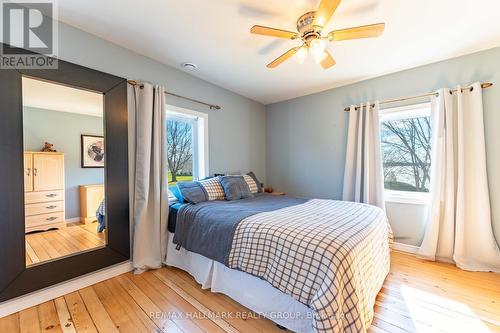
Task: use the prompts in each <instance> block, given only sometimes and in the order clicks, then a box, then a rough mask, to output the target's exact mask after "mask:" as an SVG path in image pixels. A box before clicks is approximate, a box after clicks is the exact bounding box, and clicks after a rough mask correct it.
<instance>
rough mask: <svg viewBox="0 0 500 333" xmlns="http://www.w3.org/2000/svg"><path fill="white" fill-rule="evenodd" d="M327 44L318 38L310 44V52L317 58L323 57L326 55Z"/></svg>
mask: <svg viewBox="0 0 500 333" xmlns="http://www.w3.org/2000/svg"><path fill="white" fill-rule="evenodd" d="M325 48H326V44H325V42H324V41H323V40H322V39H319V38H316V39H313V40H312V41H311V43H310V44H309V51H310V52H311V54H312V55H313V56H314V57H315V58H316V57H318V58H319V57H321V56H322V55H323V54H324V53H325Z"/></svg>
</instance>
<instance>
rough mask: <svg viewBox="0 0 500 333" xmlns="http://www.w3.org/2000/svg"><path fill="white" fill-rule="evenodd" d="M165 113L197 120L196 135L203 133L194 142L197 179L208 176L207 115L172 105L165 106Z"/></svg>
mask: <svg viewBox="0 0 500 333" xmlns="http://www.w3.org/2000/svg"><path fill="white" fill-rule="evenodd" d="M166 109H167V112H168V113H170V114H174V115H178V116H179V117H182V118H191V119H196V120H197V122H196V123H197V125H198V129H197V131H196V132H197V133H203V135H197V136H196V137H195V140H197V141H198V145H197V147H198V151H197V159H196V160H197V165H196V168H197V171H198V178H199V179H203V178H205V177H207V176H208V175H209V170H210V169H209V165H208V161H209V159H208V114H207V113H203V112H198V111H193V110H189V109H185V108H181V107H178V106H174V105H169V104H167V108H166ZM200 147H202V148H201V150H199V149H200Z"/></svg>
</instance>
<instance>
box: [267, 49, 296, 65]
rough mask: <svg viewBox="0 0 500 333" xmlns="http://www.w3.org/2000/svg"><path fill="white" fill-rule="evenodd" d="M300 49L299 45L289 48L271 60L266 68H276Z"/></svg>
mask: <svg viewBox="0 0 500 333" xmlns="http://www.w3.org/2000/svg"><path fill="white" fill-rule="evenodd" d="M299 49H300V47H294V48H291V49H290V50H288V51H286V52H285V53H283V54H282V55H280V56H279V57H278V58H276V59H275V60H273V61H272V62H271V63H269V64H268V65H267V68H276V67H278V66H279V65H281V64H282V63H284V62H285V61H286V60H288V59H290V57H292V56H293V55H294V54H295V53H297V51H298V50H299Z"/></svg>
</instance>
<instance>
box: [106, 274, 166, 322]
mask: <svg viewBox="0 0 500 333" xmlns="http://www.w3.org/2000/svg"><path fill="white" fill-rule="evenodd" d="M103 283H104V284H105V285H106V286H107V287H108V289H109V290H110V292H111V293H112V294H113V296H114V297H115V299H117V300H118V302H119V303H120V306H121V307H122V311H126V312H127V313H128V314H129V315H130V316H133V317H134V321H135V322H136V323H137V324H142V327H144V329H145V330H146V332H160V331H161V330H160V328H159V327H158V326H156V324H155V323H154V322H153V321H152V320H151V318H150V317H149V316H148V315H147V314H146V313H144V311H142V309H141V308H140V307H139V305H137V303H135V301H134V300H133V299H132V297H131V296H130V295H129V294H128V293H127V292H126V291H125V290H124V289H123V288H122V287H121V285H120V283H119V282H118V281H117V280H115V279H110V280H106V281H104V282H103Z"/></svg>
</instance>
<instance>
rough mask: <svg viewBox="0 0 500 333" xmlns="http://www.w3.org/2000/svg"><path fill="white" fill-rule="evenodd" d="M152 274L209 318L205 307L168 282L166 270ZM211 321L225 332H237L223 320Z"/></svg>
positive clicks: (216, 318) (213, 319)
mask: <svg viewBox="0 0 500 333" xmlns="http://www.w3.org/2000/svg"><path fill="white" fill-rule="evenodd" d="M153 274H155V276H156V277H157V278H158V279H160V280H161V281H162V282H163V283H165V284H167V286H168V287H170V289H172V290H174V291H175V293H176V294H178V295H179V296H181V297H182V298H184V300H186V301H187V302H189V303H190V304H191V305H192V306H194V307H195V308H196V309H197V310H198V311H200V312H201V313H203V314H204V315H205V316H208V317H210V309H209V308H207V307H206V306H204V305H203V304H202V303H201V302H200V301H198V300H197V299H196V298H194V297H192V296H191V295H189V293H187V292H186V291H185V290H183V289H182V288H180V287H178V286H176V285H175V284H174V283H172V282H171V281H170V280H169V278H168V277H167V275H168V274H167V273H166V270H161V269H159V270H156V271H154V272H153ZM212 321H213V322H214V323H216V324H217V325H218V326H219V327H220V328H222V329H223V330H224V331H226V332H231V333H235V332H238V330H237V329H236V328H235V327H233V326H232V325H231V324H229V323H228V322H227V321H226V320H224V319H222V318H219V317H215V318H212Z"/></svg>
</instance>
